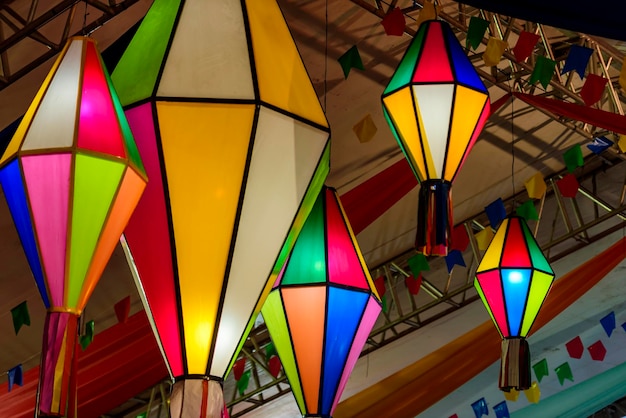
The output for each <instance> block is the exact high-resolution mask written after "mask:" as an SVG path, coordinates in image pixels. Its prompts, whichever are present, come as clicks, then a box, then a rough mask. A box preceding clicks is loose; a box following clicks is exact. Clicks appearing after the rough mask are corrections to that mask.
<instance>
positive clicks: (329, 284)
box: [278, 279, 374, 295]
mask: <svg viewBox="0 0 626 418" xmlns="http://www.w3.org/2000/svg"><path fill="white" fill-rule="evenodd" d="M320 286H326V287H336V288H337V289H343V290H349V291H351V292H358V293H365V294H368V295H373V294H374V293H373V292H372V291H371V289H369V288H367V289H364V288H362V287H356V286H353V285H347V284H343V283H335V282H330V281H328V279H326V281H324V282H315V283H298V284H285V285H283V284H281V285H278V287H279V288H280V289H296V288H307V287H320Z"/></svg>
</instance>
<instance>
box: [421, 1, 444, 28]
mask: <svg viewBox="0 0 626 418" xmlns="http://www.w3.org/2000/svg"><path fill="white" fill-rule="evenodd" d="M435 7H436V8H435ZM440 10H441V6H435V5H434V4H433V2H432V1H431V0H426V1H425V2H424V7H422V10H420V14H419V15H418V16H417V21H416V23H417V27H418V28H419V27H420V25H421V24H422V22H426V21H427V20H435V19H437V14H438V13H439V11H440Z"/></svg>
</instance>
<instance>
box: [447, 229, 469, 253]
mask: <svg viewBox="0 0 626 418" xmlns="http://www.w3.org/2000/svg"><path fill="white" fill-rule="evenodd" d="M469 242H470V240H469V236H468V235H467V229H465V225H464V224H458V225H457V226H455V227H454V229H452V246H451V247H450V249H452V250H459V251H465V250H466V249H467V246H468V245H469Z"/></svg>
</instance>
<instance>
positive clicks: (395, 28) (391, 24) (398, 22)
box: [380, 7, 406, 36]
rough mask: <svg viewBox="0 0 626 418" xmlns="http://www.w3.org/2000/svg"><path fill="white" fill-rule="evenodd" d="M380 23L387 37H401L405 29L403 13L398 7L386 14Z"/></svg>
mask: <svg viewBox="0 0 626 418" xmlns="http://www.w3.org/2000/svg"><path fill="white" fill-rule="evenodd" d="M380 23H381V24H382V25H383V27H384V28H385V33H386V34H387V35H389V36H402V34H403V33H404V28H405V27H406V21H405V20H404V13H402V10H400V8H399V7H396V8H394V9H393V10H392V11H390V12H389V13H387V14H386V15H385V17H383V20H382V21H381V22H380Z"/></svg>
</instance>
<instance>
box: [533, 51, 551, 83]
mask: <svg viewBox="0 0 626 418" xmlns="http://www.w3.org/2000/svg"><path fill="white" fill-rule="evenodd" d="M555 68H556V62H555V61H552V60H551V59H550V58H546V57H544V56H542V55H539V56H538V57H537V61H536V62H535V68H534V69H533V73H532V74H531V75H530V81H529V83H530V84H535V83H536V82H537V81H539V83H541V85H542V86H543V88H544V89H545V88H548V85H549V84H550V80H552V75H553V74H554V69H555Z"/></svg>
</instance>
